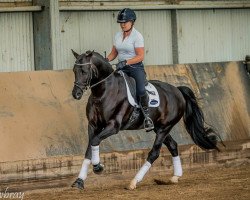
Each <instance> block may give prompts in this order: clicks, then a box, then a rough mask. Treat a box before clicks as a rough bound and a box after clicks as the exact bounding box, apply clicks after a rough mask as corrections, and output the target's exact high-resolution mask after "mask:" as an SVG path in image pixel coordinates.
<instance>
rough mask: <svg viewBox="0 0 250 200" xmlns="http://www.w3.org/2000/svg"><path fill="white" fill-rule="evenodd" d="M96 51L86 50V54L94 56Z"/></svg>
mask: <svg viewBox="0 0 250 200" xmlns="http://www.w3.org/2000/svg"><path fill="white" fill-rule="evenodd" d="M93 53H94V50H93V51H90V50H89V51H86V53H85V55H86V56H87V57H88V56H92V55H93Z"/></svg>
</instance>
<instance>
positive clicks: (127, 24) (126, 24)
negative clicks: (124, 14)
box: [120, 21, 133, 31]
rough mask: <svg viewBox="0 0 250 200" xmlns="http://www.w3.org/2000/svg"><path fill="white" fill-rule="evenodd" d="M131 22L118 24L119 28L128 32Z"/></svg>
mask: <svg viewBox="0 0 250 200" xmlns="http://www.w3.org/2000/svg"><path fill="white" fill-rule="evenodd" d="M132 25H133V24H132V22H131V21H128V22H125V23H120V27H121V29H122V30H123V31H128V30H129V29H131V27H132Z"/></svg>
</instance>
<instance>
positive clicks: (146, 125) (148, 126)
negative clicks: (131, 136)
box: [144, 117, 155, 132]
mask: <svg viewBox="0 0 250 200" xmlns="http://www.w3.org/2000/svg"><path fill="white" fill-rule="evenodd" d="M154 128H155V127H154V122H153V121H152V119H151V118H150V117H146V118H145V119H144V129H145V130H146V132H149V131H152V130H154Z"/></svg>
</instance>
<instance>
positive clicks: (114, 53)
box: [107, 46, 118, 62]
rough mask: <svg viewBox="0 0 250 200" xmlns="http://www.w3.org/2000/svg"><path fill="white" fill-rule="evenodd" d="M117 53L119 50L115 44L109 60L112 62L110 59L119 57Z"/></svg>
mask: <svg viewBox="0 0 250 200" xmlns="http://www.w3.org/2000/svg"><path fill="white" fill-rule="evenodd" d="M117 55H118V52H117V50H116V48H115V46H113V47H112V50H111V52H110V54H109V55H108V57H107V59H108V61H109V62H110V61H112V60H114V59H115V58H116V57H117Z"/></svg>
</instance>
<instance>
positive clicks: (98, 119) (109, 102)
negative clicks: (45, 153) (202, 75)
mask: <svg viewBox="0 0 250 200" xmlns="http://www.w3.org/2000/svg"><path fill="white" fill-rule="evenodd" d="M72 52H73V54H74V56H75V57H76V62H75V64H74V69H73V71H74V74H75V82H74V88H73V91H72V95H73V97H74V98H75V99H77V100H80V99H81V97H82V95H83V93H84V92H85V91H86V90H87V89H88V88H90V89H91V95H90V96H89V99H88V103H87V108H86V113H87V118H88V122H89V124H88V135H89V143H88V147H87V150H86V153H85V159H84V161H83V165H82V169H81V172H80V174H79V177H78V178H77V180H76V181H75V182H74V183H73V185H72V187H77V188H79V189H83V188H84V180H85V179H86V178H87V171H88V167H89V165H90V164H91V163H92V165H93V170H94V172H95V173H97V174H99V173H101V172H102V171H103V165H102V164H100V158H99V144H100V142H101V141H102V140H104V139H105V138H107V137H109V136H111V135H114V134H117V133H118V132H119V131H120V130H125V129H126V130H138V129H142V128H143V121H144V116H143V115H142V114H141V115H139V117H138V119H136V120H135V121H134V122H133V123H132V124H130V117H131V115H132V113H133V111H134V108H133V107H132V106H131V105H130V104H129V102H128V100H127V92H126V86H125V83H124V79H123V77H121V75H120V74H119V73H118V72H117V71H116V70H113V68H112V66H111V65H110V64H109V63H108V62H107V61H106V60H105V59H104V57H103V56H101V55H100V54H99V53H97V52H94V51H87V52H86V53H84V54H82V55H78V54H77V53H76V52H74V51H73V50H72ZM149 82H150V83H152V84H153V85H154V86H155V87H156V88H157V90H158V93H159V96H160V105H159V107H156V108H149V113H150V118H151V119H152V120H153V122H154V126H155V127H154V132H155V133H156V138H155V141H154V144H153V148H152V149H151V151H150V152H149V154H148V157H147V161H146V162H145V164H144V165H143V166H142V168H141V169H140V171H139V172H138V173H137V175H136V176H135V178H134V179H133V180H132V181H131V183H130V185H129V189H134V188H136V184H137V183H138V182H140V181H141V180H142V178H143V176H144V175H145V174H146V172H147V171H148V169H149V168H150V167H151V164H152V163H153V162H154V161H155V160H156V159H157V158H158V157H159V154H160V149H161V147H162V144H165V145H166V146H167V148H168V149H169V151H170V153H171V155H172V157H173V164H174V176H173V177H172V179H171V180H172V181H173V182H178V178H179V177H180V176H181V175H182V168H181V163H180V159H179V156H178V149H177V143H176V142H175V141H174V139H173V138H172V137H171V135H170V134H169V132H170V131H171V129H172V128H173V127H174V126H175V125H176V124H177V123H178V122H179V121H180V119H181V118H182V117H183V120H184V123H185V127H186V130H187V132H188V133H189V134H190V136H191V138H192V139H193V141H194V143H195V144H196V145H198V146H199V147H201V148H202V149H217V150H219V149H218V147H217V139H218V136H217V135H216V134H215V132H214V131H213V129H212V128H207V127H205V126H204V117H203V112H202V110H201V109H200V108H199V106H198V104H197V101H196V98H195V95H194V93H193V92H192V90H191V89H190V88H188V87H184V86H181V87H174V86H172V85H170V84H168V83H164V82H161V81H156V80H151V81H149Z"/></svg>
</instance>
